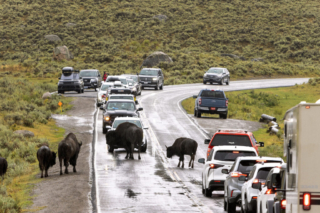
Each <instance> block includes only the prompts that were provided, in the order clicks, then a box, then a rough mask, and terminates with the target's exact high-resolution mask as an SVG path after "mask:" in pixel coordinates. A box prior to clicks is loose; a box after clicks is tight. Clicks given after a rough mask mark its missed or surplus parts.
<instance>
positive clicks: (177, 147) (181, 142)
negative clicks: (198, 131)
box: [166, 138, 198, 168]
mask: <svg viewBox="0 0 320 213" xmlns="http://www.w3.org/2000/svg"><path fill="white" fill-rule="evenodd" d="M166 148H167V157H168V158H172V156H174V155H177V156H179V157H180V158H179V164H178V167H180V162H181V161H182V166H181V168H184V155H190V157H191V159H190V162H189V167H191V168H193V164H194V156H195V155H196V152H197V148H198V143H197V142H196V141H194V140H192V139H190V138H177V139H176V140H175V142H174V143H173V145H172V146H170V147H167V146H166ZM191 162H192V164H191Z"/></svg>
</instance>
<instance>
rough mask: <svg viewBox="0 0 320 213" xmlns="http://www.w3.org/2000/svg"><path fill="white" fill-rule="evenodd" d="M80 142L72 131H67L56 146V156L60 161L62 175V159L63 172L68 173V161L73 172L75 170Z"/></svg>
mask: <svg viewBox="0 0 320 213" xmlns="http://www.w3.org/2000/svg"><path fill="white" fill-rule="evenodd" d="M81 145H82V142H81V143H79V142H78V140H77V137H76V135H75V134H73V133H69V134H68V135H67V136H66V137H65V138H64V139H63V140H62V141H61V142H60V143H59V147H58V156H59V163H60V175H62V160H64V166H65V167H66V169H65V171H64V173H65V174H68V173H69V172H68V166H69V162H70V164H71V165H72V166H73V172H77V170H76V164H77V159H78V155H79V152H80V147H81Z"/></svg>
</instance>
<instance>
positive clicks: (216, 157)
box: [198, 146, 258, 197]
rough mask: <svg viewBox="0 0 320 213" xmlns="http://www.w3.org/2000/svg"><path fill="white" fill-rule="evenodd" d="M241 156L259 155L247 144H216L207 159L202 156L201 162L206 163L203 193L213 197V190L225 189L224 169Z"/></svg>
mask: <svg viewBox="0 0 320 213" xmlns="http://www.w3.org/2000/svg"><path fill="white" fill-rule="evenodd" d="M240 156H258V154H257V151H256V150H255V149H254V148H253V147H247V146H215V147H214V149H212V150H211V151H210V154H209V156H208V158H207V160H206V161H205V158H200V159H199V160H198V162H199V163H204V167H203V170H202V194H204V195H205V196H206V197H211V194H212V191H215V190H224V182H225V180H226V177H227V174H224V173H222V170H223V169H227V170H230V168H231V166H232V165H233V163H234V161H235V160H236V158H237V157H240Z"/></svg>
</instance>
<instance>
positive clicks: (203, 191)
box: [201, 178, 205, 195]
mask: <svg viewBox="0 0 320 213" xmlns="http://www.w3.org/2000/svg"><path fill="white" fill-rule="evenodd" d="M201 188H202V194H203V195H204V193H205V190H204V187H203V178H202V184H201Z"/></svg>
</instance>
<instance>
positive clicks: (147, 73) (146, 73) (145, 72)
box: [140, 69, 158, 76]
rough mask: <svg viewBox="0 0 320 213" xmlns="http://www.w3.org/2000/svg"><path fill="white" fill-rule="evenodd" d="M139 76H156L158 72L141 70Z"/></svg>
mask: <svg viewBox="0 0 320 213" xmlns="http://www.w3.org/2000/svg"><path fill="white" fill-rule="evenodd" d="M140 75H153V76H157V75H158V70H148V69H142V70H141V71H140Z"/></svg>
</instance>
